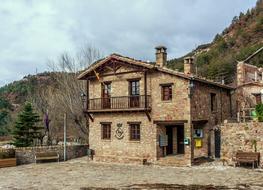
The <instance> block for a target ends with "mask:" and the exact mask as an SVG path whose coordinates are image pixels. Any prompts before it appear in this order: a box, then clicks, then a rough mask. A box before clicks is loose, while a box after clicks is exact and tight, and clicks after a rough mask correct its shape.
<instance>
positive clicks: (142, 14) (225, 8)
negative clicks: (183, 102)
mask: <svg viewBox="0 0 263 190" xmlns="http://www.w3.org/2000/svg"><path fill="white" fill-rule="evenodd" d="M255 4H256V0H231V1H230V0H220V1H215V0H41V1H39V0H35V1H34V0H12V1H11V0H0V21H1V24H0V86H3V85H5V84H8V83H10V82H12V81H14V80H19V79H21V78H23V76H25V75H28V74H35V73H36V72H43V71H47V70H48V69H49V67H48V64H47V62H48V60H55V59H57V57H58V56H59V55H60V54H61V53H63V52H65V51H66V52H70V53H72V54H74V53H75V52H76V51H78V49H79V48H80V47H82V46H84V45H85V44H88V45H89V46H92V47H95V48H97V49H99V51H100V52H101V54H102V55H104V56H107V55H108V54H111V53H119V54H122V55H125V56H129V57H134V58H136V59H140V60H147V61H148V60H149V61H154V59H155V50H154V47H156V46H158V45H164V46H166V47H167V48H168V49H167V51H168V59H172V58H176V57H180V56H183V55H185V54H186V53H188V52H189V51H191V50H193V49H194V48H196V47H197V46H198V45H200V44H203V43H208V42H211V41H212V40H213V38H214V36H215V35H216V34H217V33H221V32H222V31H223V30H224V28H226V27H227V26H229V24H230V23H231V21H232V18H233V17H234V16H236V15H239V13H240V12H246V11H247V10H248V9H250V8H252V7H254V6H255Z"/></svg>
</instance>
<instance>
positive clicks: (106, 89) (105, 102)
mask: <svg viewBox="0 0 263 190" xmlns="http://www.w3.org/2000/svg"><path fill="white" fill-rule="evenodd" d="M101 87H102V90H101V91H102V95H101V96H102V99H101V100H102V108H103V109H110V108H111V83H104V84H102V86H101Z"/></svg>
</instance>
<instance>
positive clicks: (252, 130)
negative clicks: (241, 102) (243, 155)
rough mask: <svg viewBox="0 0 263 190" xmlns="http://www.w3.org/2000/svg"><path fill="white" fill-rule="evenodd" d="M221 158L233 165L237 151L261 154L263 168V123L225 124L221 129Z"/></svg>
mask: <svg viewBox="0 0 263 190" xmlns="http://www.w3.org/2000/svg"><path fill="white" fill-rule="evenodd" d="M221 137H222V139H221V142H222V145H221V158H222V159H225V160H226V161H227V163H228V164H229V165H233V164H234V162H233V158H234V156H235V154H236V152H237V151H244V152H255V150H256V151H257V152H260V156H261V158H260V162H261V166H263V123H261V122H247V123H224V125H223V126H222V127H221Z"/></svg>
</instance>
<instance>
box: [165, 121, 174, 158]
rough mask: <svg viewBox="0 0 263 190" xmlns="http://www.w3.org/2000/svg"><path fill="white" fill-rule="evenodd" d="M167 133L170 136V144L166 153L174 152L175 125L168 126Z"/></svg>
mask: <svg viewBox="0 0 263 190" xmlns="http://www.w3.org/2000/svg"><path fill="white" fill-rule="evenodd" d="M166 135H167V136H168V146H167V148H166V154H167V155H169V154H173V127H171V126H169V127H166Z"/></svg>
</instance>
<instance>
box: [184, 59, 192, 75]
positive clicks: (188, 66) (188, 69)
mask: <svg viewBox="0 0 263 190" xmlns="http://www.w3.org/2000/svg"><path fill="white" fill-rule="evenodd" d="M184 74H186V75H192V74H194V58H193V57H186V58H184Z"/></svg>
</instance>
